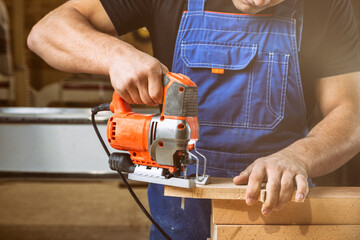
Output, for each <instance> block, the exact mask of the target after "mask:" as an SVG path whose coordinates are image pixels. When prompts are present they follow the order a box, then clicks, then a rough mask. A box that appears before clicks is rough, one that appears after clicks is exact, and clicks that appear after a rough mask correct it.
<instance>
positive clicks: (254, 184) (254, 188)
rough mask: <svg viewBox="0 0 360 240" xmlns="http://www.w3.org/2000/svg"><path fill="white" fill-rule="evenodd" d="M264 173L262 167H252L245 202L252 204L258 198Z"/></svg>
mask: <svg viewBox="0 0 360 240" xmlns="http://www.w3.org/2000/svg"><path fill="white" fill-rule="evenodd" d="M265 174H266V173H265V169H264V167H254V168H253V169H252V171H251V173H250V176H249V182H248V187H247V189H246V194H245V199H246V204H248V205H252V204H253V203H254V201H255V200H256V199H258V196H259V192H260V189H261V184H262V182H263V179H264V177H265Z"/></svg>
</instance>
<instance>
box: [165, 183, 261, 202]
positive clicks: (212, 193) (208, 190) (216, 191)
mask: <svg viewBox="0 0 360 240" xmlns="http://www.w3.org/2000/svg"><path fill="white" fill-rule="evenodd" d="M246 188H247V185H235V184H234V183H233V182H232V179H231V178H211V183H210V184H208V185H197V187H195V188H179V187H172V186H165V192H164V194H165V196H173V197H185V198H205V199H245V193H246ZM264 199H265V189H261V191H260V194H259V198H258V200H259V201H264Z"/></svg>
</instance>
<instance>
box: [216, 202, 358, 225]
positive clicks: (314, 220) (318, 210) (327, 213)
mask: <svg viewBox="0 0 360 240" xmlns="http://www.w3.org/2000/svg"><path fill="white" fill-rule="evenodd" d="M212 204H213V221H214V223H215V224H360V198H343V199H341V198H308V199H306V200H305V202H304V203H295V202H290V203H288V204H287V205H286V206H285V207H284V208H283V209H281V210H280V211H278V212H273V213H272V214H271V215H270V216H266V217H265V216H263V215H262V214H261V206H262V203H261V202H256V203H255V204H254V205H252V206H248V205H246V203H245V201H241V200H219V199H215V200H213V201H212Z"/></svg>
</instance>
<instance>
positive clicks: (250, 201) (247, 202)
mask: <svg viewBox="0 0 360 240" xmlns="http://www.w3.org/2000/svg"><path fill="white" fill-rule="evenodd" d="M253 203H254V200H252V199H251V198H247V199H246V204H247V205H252V204H253Z"/></svg>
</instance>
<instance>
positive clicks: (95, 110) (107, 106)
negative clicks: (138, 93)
mask: <svg viewBox="0 0 360 240" xmlns="http://www.w3.org/2000/svg"><path fill="white" fill-rule="evenodd" d="M103 111H110V103H104V104H100V105H99V106H97V107H93V108H92V109H91V123H92V125H93V127H94V130H95V133H96V135H97V137H98V138H99V141H100V143H101V145H102V146H103V148H104V150H105V152H106V154H107V156H108V157H109V158H110V155H111V154H110V151H109V149H108V148H107V146H106V145H105V142H104V140H103V139H102V137H101V134H100V132H99V129H98V127H97V125H96V121H95V115H96V114H97V113H98V112H103ZM117 172H118V173H119V175H120V178H121V180H122V181H123V183H124V184H125V186H126V188H127V189H128V190H129V192H130V194H131V196H132V197H133V198H134V200H135V202H136V203H137V204H138V206H139V207H140V209H141V210H142V211H143V213H144V214H145V215H146V217H147V218H148V219H149V220H150V221H151V222H152V224H154V226H155V227H156V228H157V229H158V230H159V231H160V233H161V234H162V235H163V236H164V237H165V238H166V239H167V240H171V238H170V237H169V235H167V234H166V232H165V231H164V230H163V229H162V228H161V227H160V226H159V224H158V223H157V222H156V221H155V220H154V219H153V218H152V217H151V215H150V214H149V212H148V211H147V210H146V209H145V207H144V205H142V203H141V202H140V200H139V198H138V197H137V196H136V194H135V193H134V191H133V190H132V188H131V186H130V184H129V183H128V181H127V180H126V178H125V176H124V175H123V174H122V172H121V171H120V170H117Z"/></svg>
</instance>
